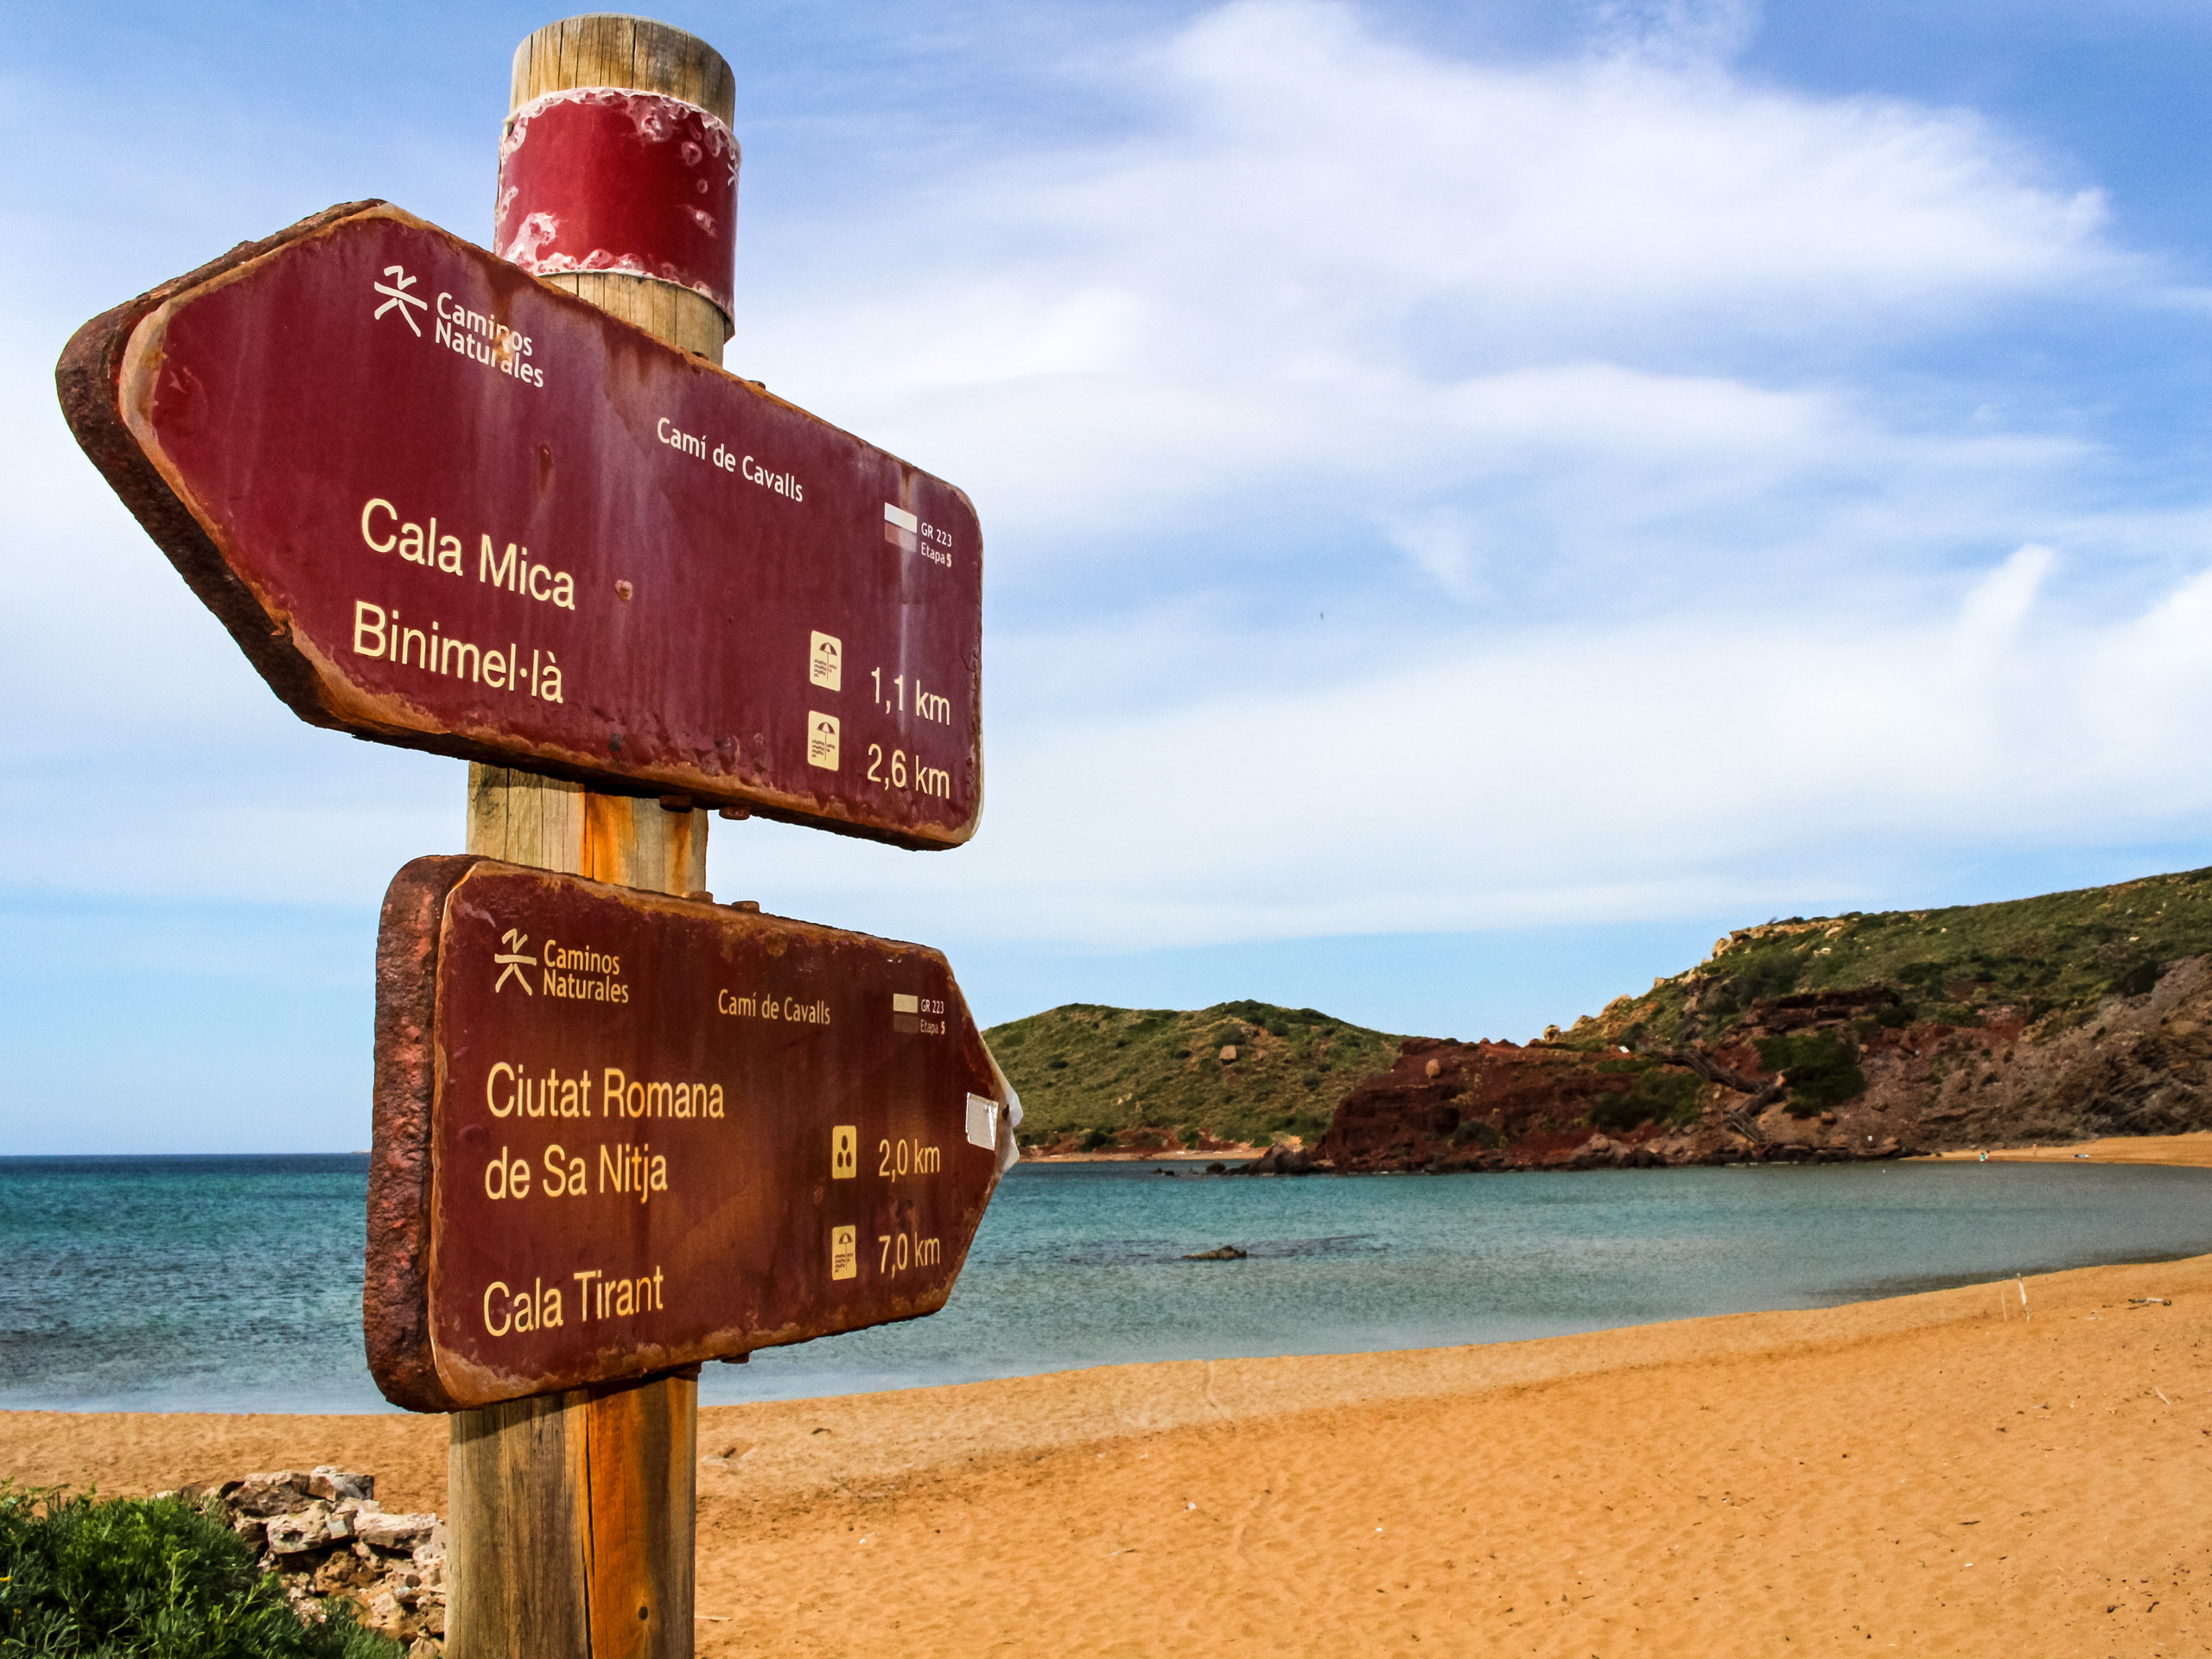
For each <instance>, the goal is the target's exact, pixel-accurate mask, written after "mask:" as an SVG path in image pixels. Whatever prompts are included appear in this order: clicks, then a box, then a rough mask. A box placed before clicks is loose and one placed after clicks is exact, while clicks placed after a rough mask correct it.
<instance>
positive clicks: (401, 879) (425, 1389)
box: [361, 855, 482, 1411]
mask: <svg viewBox="0 0 2212 1659" xmlns="http://www.w3.org/2000/svg"><path fill="white" fill-rule="evenodd" d="M481 862H482V860H480V859H478V858H473V857H470V856H467V855H455V856H450V857H433V858H418V859H415V860H413V861H410V863H408V864H407V865H406V866H404V868H402V869H401V870H400V872H399V874H397V875H396V876H394V877H393V878H392V882H391V887H389V888H388V889H387V890H386V891H385V900H384V914H383V917H382V919H381V921H380V923H379V925H378V929H377V1014H376V1084H375V1087H376V1105H375V1114H374V1128H373V1131H372V1139H371V1141H370V1142H369V1238H368V1255H367V1260H366V1263H365V1273H364V1274H363V1278H362V1285H361V1331H362V1334H363V1337H364V1339H365V1342H366V1344H367V1347H368V1356H369V1374H370V1376H372V1377H374V1378H375V1379H376V1384H377V1387H378V1389H382V1390H383V1392H384V1396H385V1399H387V1400H389V1401H391V1402H392V1404H394V1405H396V1406H401V1407H404V1408H406V1409H407V1410H409V1411H460V1410H463V1409H465V1407H464V1406H463V1403H462V1402H461V1401H459V1400H456V1399H454V1397H453V1395H450V1394H449V1393H448V1392H447V1390H446V1386H445V1383H443V1381H442V1379H441V1378H440V1377H439V1376H438V1373H437V1368H436V1366H435V1363H433V1361H432V1358H431V1347H430V1213H431V1212H430V1201H431V1191H432V1189H431V1173H432V1167H431V1156H430V1151H431V1148H430V1108H431V1104H432V1103H433V1102H434V1101H435V1099H436V1097H437V1088H438V1079H437V1046H436V1039H435V1014H436V997H437V986H438V946H439V942H440V939H441V937H442V933H443V931H444V930H443V929H442V928H441V927H440V926H439V925H438V922H439V919H440V917H441V915H442V912H443V911H444V909H445V903H446V898H447V896H448V894H449V893H452V892H453V890H454V888H455V887H458V886H460V885H461V878H462V877H463V876H465V875H467V874H468V873H469V871H470V870H472V869H474V868H475V867H476V866H477V865H478V864H479V863H481Z"/></svg>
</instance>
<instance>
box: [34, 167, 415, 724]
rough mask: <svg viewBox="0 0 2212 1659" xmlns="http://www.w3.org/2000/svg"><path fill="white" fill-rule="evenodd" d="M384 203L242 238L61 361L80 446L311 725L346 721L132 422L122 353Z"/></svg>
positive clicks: (120, 312)
mask: <svg viewBox="0 0 2212 1659" xmlns="http://www.w3.org/2000/svg"><path fill="white" fill-rule="evenodd" d="M384 205H385V204H384V203H383V202H381V201H378V200H373V199H372V200H366V201H349V202H341V203H340V204H339V205H338V206H337V207H329V208H326V209H324V210H323V211H322V212H321V213H316V214H315V215H314V216H313V217H312V218H308V219H302V220H301V221H300V222H299V223H298V224H296V225H294V226H289V227H288V228H287V229H284V230H282V231H279V232H277V234H276V235H274V236H270V237H264V238H263V239H262V240H260V241H258V242H241V243H239V244H238V245H237V246H236V247H234V248H232V250H231V251H229V252H228V253H226V254H223V255H222V256H220V257H218V258H214V259H211V260H209V261H208V262H207V264H204V265H202V266H200V268H199V269H198V270H189V271H187V272H186V273H185V274H184V275H183V276H181V277H174V278H172V279H171V280H170V281H168V282H166V283H162V284H161V285H160V286H159V287H157V288H151V289H148V290H147V291H146V292H145V293H143V294H141V295H140V296H138V297H137V299H135V300H126V301H124V302H123V303H122V304H121V305H118V306H117V307H116V308H114V309H113V310H111V311H105V312H102V313H101V314H100V315H99V316H97V317H94V318H93V319H92V321H90V322H88V323H86V325H85V326H84V327H81V328H79V330H78V331H77V332H76V333H75V334H73V335H72V336H71V337H70V340H69V344H68V345H67V346H66V347H64V348H63V350H62V353H61V360H60V362H59V363H58V364H56V365H54V390H55V391H56V392H57V393H58V394H59V396H60V399H61V413H62V416H63V418H64V419H66V420H67V422H68V423H69V430H70V432H71V434H72V435H73V436H74V437H75V438H76V440H77V445H78V447H79V448H81V449H82V450H83V451H84V452H85V454H86V458H87V459H88V460H90V461H91V462H92V465H93V466H94V467H96V468H98V469H99V474H100V476H101V477H102V478H104V479H105V480H107V484H108V487H109V488H110V489H111V490H113V491H114V492H115V493H116V494H117V496H118V497H119V498H120V499H121V500H122V502H123V505H124V506H126V507H128V508H129V509H130V516H131V517H132V518H136V519H137V521H138V523H139V524H140V526H141V527H142V528H143V529H144V531H145V532H146V534H147V535H148V536H149V537H152V539H153V543H154V545H155V546H156V547H158V548H160V549H161V550H162V552H163V553H165V554H166V555H168V561H169V563H171V564H173V565H175V567H176V571H177V574H178V575H181V576H182V577H183V578H184V582H185V586H186V587H188V588H191V589H192V592H193V594H194V597H196V598H197V599H198V600H199V601H200V603H201V604H203V605H205V606H206V607H207V608H208V609H209V610H211V611H213V613H215V615H216V616H217V617H218V618H219V620H221V622H222V624H223V626H224V627H226V629H228V630H229V631H230V635H231V638H232V639H234V640H236V641H237V642H238V649H239V650H240V651H242V652H245V656H246V660H247V661H248V662H250V663H251V664H253V666H254V668H255V670H256V671H257V672H259V674H260V675H261V677H262V678H263V679H264V680H266V681H267V682H268V683H269V687H270V690H273V691H274V692H276V694H277V697H278V698H279V699H280V700H281V701H282V702H283V704H284V706H285V707H286V708H288V709H290V710H291V711H292V712H293V713H294V714H296V715H298V716H299V717H300V718H301V719H302V720H303V721H307V722H308V725H310V726H322V727H328V728H334V729H343V728H342V726H341V725H340V721H337V720H335V719H334V718H333V717H332V716H331V715H330V714H329V713H327V711H326V710H325V709H324V708H323V706H322V702H321V696H320V695H319V687H318V686H317V684H316V681H315V672H314V671H313V670H312V669H311V668H310V667H308V664H306V663H305V662H304V661H303V660H302V658H301V657H300V655H299V653H298V652H296V651H294V650H293V649H292V648H291V645H290V642H289V639H288V638H287V637H286V636H284V635H283V634H281V633H277V632H272V631H271V629H270V624H269V617H268V613H266V612H265V611H264V609H263V608H262V605H261V601H260V600H259V599H258V598H257V596H256V595H255V594H254V592H253V590H252V589H251V588H249V587H247V586H246V584H245V582H243V581H241V580H240V579H239V578H238V575H237V573H236V572H234V571H233V570H232V569H231V567H230V565H229V564H228V563H226V561H225V560H224V558H223V555H222V553H221V551H220V550H219V549H218V548H217V547H216V545H215V543H214V542H213V539H212V538H210V537H209V536H208V534H207V530H206V529H205V528H203V527H202V525H201V524H200V520H199V519H198V518H195V517H194V516H193V513H192V512H191V510H190V509H189V508H188V507H187V506H186V505H185V504H184V502H183V501H182V500H181V499H179V498H178V496H177V493H176V492H175V491H174V490H172V489H171V488H170V487H169V485H168V480H167V479H165V478H163V477H162V474H161V472H160V470H159V469H158V468H157V467H155V466H154V464H153V462H152V461H151V460H150V459H149V457H148V456H147V454H146V452H145V451H144V449H143V448H141V447H140V446H139V443H138V440H137V437H136V436H134V435H132V433H131V431H130V428H129V426H128V425H126V424H125V423H124V418H123V398H122V383H123V360H124V354H125V353H126V352H127V351H128V350H129V348H130V338H131V335H132V334H135V333H136V332H137V327H138V325H139V323H140V322H142V321H144V319H145V318H146V317H147V316H148V315H149V314H150V313H151V312H153V311H154V310H155V309H156V308H158V307H160V306H162V305H165V304H167V303H168V301H169V300H171V299H172V298H174V297H175V296H177V295H179V294H181V293H184V292H186V291H188V290H189V289H194V288H197V287H200V285H201V284H203V283H208V282H211V281H213V279H215V278H216V277H220V276H222V275H223V274H224V273H225V272H226V271H230V270H237V269H238V268H239V267H240V266H243V265H245V264H251V262H252V261H254V260H256V259H258V258H260V257H262V256H263V255H264V254H266V253H272V252H274V251H277V249H279V248H281V247H283V246H284V245H286V244H287V243H289V242H293V241H296V240H297V239H298V238H301V237H302V236H309V235H313V234H314V233H315V232H317V231H320V230H321V229H323V228H324V227H325V226H329V225H334V224H336V223H338V222H339V221H340V219H350V218H352V217H353V215H354V214H356V213H364V212H366V211H368V210H369V209H372V208H376V207H383V206H384Z"/></svg>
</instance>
